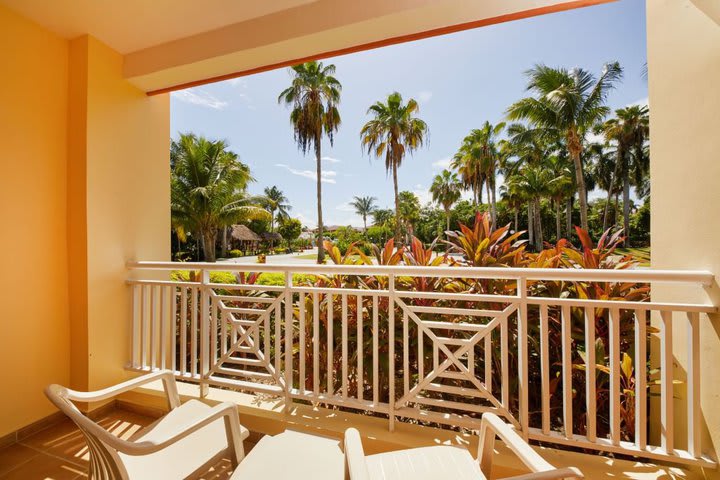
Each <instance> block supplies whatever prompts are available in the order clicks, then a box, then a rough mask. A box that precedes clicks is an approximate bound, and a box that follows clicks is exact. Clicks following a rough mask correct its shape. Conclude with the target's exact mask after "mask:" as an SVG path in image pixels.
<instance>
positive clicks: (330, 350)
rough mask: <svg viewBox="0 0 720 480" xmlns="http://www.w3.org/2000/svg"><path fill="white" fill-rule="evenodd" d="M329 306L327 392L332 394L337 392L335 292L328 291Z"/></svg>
mask: <svg viewBox="0 0 720 480" xmlns="http://www.w3.org/2000/svg"><path fill="white" fill-rule="evenodd" d="M326 304H327V306H326V307H325V308H326V309H327V345H328V346H327V394H328V395H332V394H333V393H335V388H334V386H335V385H334V383H335V382H334V381H333V372H334V370H335V366H334V363H333V361H334V358H335V347H334V346H333V340H334V337H333V323H334V320H333V308H334V303H333V294H332V293H328V294H327V300H326Z"/></svg>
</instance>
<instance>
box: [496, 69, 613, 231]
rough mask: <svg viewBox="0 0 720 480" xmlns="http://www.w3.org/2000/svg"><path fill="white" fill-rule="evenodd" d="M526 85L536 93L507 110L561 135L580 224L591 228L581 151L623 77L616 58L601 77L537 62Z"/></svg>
mask: <svg viewBox="0 0 720 480" xmlns="http://www.w3.org/2000/svg"><path fill="white" fill-rule="evenodd" d="M527 77H528V86H527V89H528V90H529V91H531V92H533V93H534V94H535V96H534V97H528V98H523V99H521V100H519V101H517V102H515V103H514V104H513V105H511V106H510V108H509V109H508V111H507V114H508V118H510V119H511V120H521V119H522V120H528V121H529V122H530V123H531V124H533V125H534V126H535V127H537V128H540V129H542V130H544V131H546V132H547V133H548V134H549V135H552V136H556V137H562V138H563V139H564V140H565V148H566V149H567V152H568V155H569V156H570V158H571V159H572V162H573V165H574V169H575V183H576V185H577V191H578V197H579V200H580V224H581V226H582V228H583V229H584V230H586V231H587V229H588V220H587V189H586V186H585V178H584V175H583V164H582V153H583V139H584V137H585V133H586V132H587V131H588V130H589V129H590V128H592V127H593V126H594V125H595V124H596V123H598V122H599V121H600V120H602V119H603V118H605V117H606V116H607V114H608V113H609V108H608V107H607V106H606V105H605V101H606V99H607V96H608V93H609V92H610V90H611V89H612V88H613V86H614V84H615V82H617V81H618V80H619V79H620V78H621V77H622V68H621V67H620V64H619V63H617V62H614V63H609V64H606V65H605V67H604V68H603V71H602V73H601V74H600V77H599V78H597V79H596V78H595V77H594V76H593V75H592V74H591V73H590V72H588V71H586V70H583V69H580V68H574V69H572V70H567V69H564V68H550V67H547V66H545V65H542V64H540V65H536V66H535V67H533V68H532V69H530V70H529V71H528V72H527Z"/></svg>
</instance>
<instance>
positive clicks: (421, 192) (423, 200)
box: [412, 184, 432, 205]
mask: <svg viewBox="0 0 720 480" xmlns="http://www.w3.org/2000/svg"><path fill="white" fill-rule="evenodd" d="M412 192H413V193H414V194H415V196H416V197H418V200H420V205H426V204H428V203H432V195H431V194H430V192H429V191H428V189H427V188H425V186H424V185H421V184H417V185H415V188H414V189H413V191H412Z"/></svg>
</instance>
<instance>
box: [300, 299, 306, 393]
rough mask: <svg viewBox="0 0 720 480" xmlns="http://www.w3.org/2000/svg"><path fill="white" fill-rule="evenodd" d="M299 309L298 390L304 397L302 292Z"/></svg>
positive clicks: (303, 313) (303, 312)
mask: <svg viewBox="0 0 720 480" xmlns="http://www.w3.org/2000/svg"><path fill="white" fill-rule="evenodd" d="M298 308H299V309H300V318H299V320H300V355H299V357H298V371H299V379H298V390H300V393H301V394H302V395H304V394H305V385H306V382H307V379H306V378H305V294H304V293H303V292H300V300H299V305H298Z"/></svg>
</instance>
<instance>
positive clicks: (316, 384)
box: [312, 293, 320, 396]
mask: <svg viewBox="0 0 720 480" xmlns="http://www.w3.org/2000/svg"><path fill="white" fill-rule="evenodd" d="M312 299H313V393H314V394H315V396H317V395H320V303H319V298H318V294H317V293H313V296H312Z"/></svg>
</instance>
